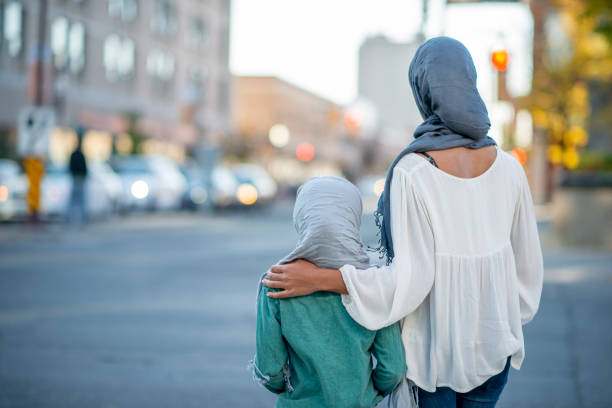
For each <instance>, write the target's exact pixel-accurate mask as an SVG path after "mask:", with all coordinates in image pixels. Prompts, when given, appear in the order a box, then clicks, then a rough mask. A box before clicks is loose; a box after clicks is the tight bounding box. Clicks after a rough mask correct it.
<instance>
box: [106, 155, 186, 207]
mask: <svg viewBox="0 0 612 408" xmlns="http://www.w3.org/2000/svg"><path fill="white" fill-rule="evenodd" d="M113 168H114V169H115V171H117V174H119V176H120V177H121V181H122V185H123V196H124V202H125V204H126V207H127V208H141V209H150V210H169V209H177V208H180V206H181V203H182V200H183V196H184V195H185V192H186V191H187V181H186V179H185V176H183V174H181V172H180V170H179V169H178V167H177V165H176V164H174V162H172V161H171V160H170V159H168V158H166V157H162V156H127V157H116V158H114V160H113Z"/></svg>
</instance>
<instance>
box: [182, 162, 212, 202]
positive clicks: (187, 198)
mask: <svg viewBox="0 0 612 408" xmlns="http://www.w3.org/2000/svg"><path fill="white" fill-rule="evenodd" d="M180 170H181V173H183V175H184V176H185V179H186V180H187V191H186V192H185V194H184V196H183V203H182V205H183V208H187V209H190V210H196V209H198V208H200V207H203V206H205V205H207V204H208V203H209V199H208V196H209V190H210V187H209V185H208V184H209V183H208V177H207V175H206V170H205V169H203V168H202V167H200V166H198V165H197V164H195V163H193V162H187V163H185V164H184V165H183V166H181V167H180Z"/></svg>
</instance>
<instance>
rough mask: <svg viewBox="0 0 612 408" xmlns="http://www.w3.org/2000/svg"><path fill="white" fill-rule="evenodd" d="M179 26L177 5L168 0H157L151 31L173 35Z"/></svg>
mask: <svg viewBox="0 0 612 408" xmlns="http://www.w3.org/2000/svg"><path fill="white" fill-rule="evenodd" d="M177 28H178V24H177V17H176V7H175V6H174V4H171V3H170V2H169V1H167V0H156V1H155V8H154V10H153V17H152V18H151V31H153V32H154V33H157V34H161V35H165V36H173V35H175V34H176V31H177Z"/></svg>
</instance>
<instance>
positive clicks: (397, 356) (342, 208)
mask: <svg viewBox="0 0 612 408" xmlns="http://www.w3.org/2000/svg"><path fill="white" fill-rule="evenodd" d="M361 215H362V208H361V195H360V194H359V190H357V188H356V187H355V186H354V185H353V184H351V183H349V182H348V181H346V180H344V179H341V178H337V177H320V178H315V179H311V180H309V181H308V182H306V183H305V184H304V185H303V187H302V188H301V190H300V191H299V193H298V196H297V199H296V202H295V208H294V211H293V222H294V225H295V229H296V230H297V233H298V236H299V241H298V244H297V246H296V248H295V249H294V250H293V252H292V253H291V254H289V255H287V256H286V257H285V258H284V259H283V260H282V261H280V263H281V264H285V263H288V262H292V261H294V260H296V259H305V260H308V261H309V262H312V263H314V264H315V265H318V266H320V267H322V268H339V267H340V266H342V265H344V264H346V263H350V264H353V265H357V266H358V267H360V268H364V269H365V268H367V267H368V266H369V265H368V257H367V255H366V254H365V253H364V251H363V247H362V244H361V240H360V235H359V227H360V225H361ZM271 292H274V290H272V291H271V290H270V289H268V288H267V287H265V286H261V285H260V293H259V295H258V299H257V352H256V355H255V359H254V362H253V366H252V368H253V373H254V375H255V377H256V378H257V379H258V380H259V381H260V382H261V383H262V384H263V385H264V386H265V387H266V388H267V389H268V390H270V391H272V392H275V393H277V394H279V398H278V402H277V404H276V406H277V407H313V408H321V407H330V408H342V407H347V408H348V407H351V408H357V407H373V406H375V405H376V404H378V403H379V402H380V401H381V400H382V399H383V396H385V395H386V394H388V393H390V392H391V391H392V390H393V388H394V387H395V386H396V385H397V384H398V383H399V382H400V381H401V380H402V378H403V377H404V376H405V373H406V365H405V362H404V361H405V360H404V350H403V346H402V341H401V338H400V332H399V328H398V325H397V324H393V325H391V326H389V327H385V328H382V327H380V328H378V329H379V330H368V329H366V328H364V327H362V326H360V325H359V324H357V323H356V322H355V321H354V320H353V319H351V317H350V316H349V315H348V313H347V312H346V310H344V307H343V306H342V301H341V300H340V296H339V295H337V294H334V293H330V292H318V293H315V294H312V295H309V296H302V297H297V298H293V299H287V300H283V301H279V300H276V299H273V298H271V297H268V296H267V295H268V293H271ZM372 356H373V357H375V358H376V361H377V364H376V368H375V369H374V370H372Z"/></svg>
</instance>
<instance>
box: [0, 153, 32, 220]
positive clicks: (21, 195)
mask: <svg viewBox="0 0 612 408" xmlns="http://www.w3.org/2000/svg"><path fill="white" fill-rule="evenodd" d="M27 189H28V182H27V180H26V177H25V175H24V174H23V172H22V171H21V167H19V164H17V162H15V161H13V160H9V159H0V219H1V220H11V219H15V218H21V217H24V216H25V215H26V214H27V205H26V192H27Z"/></svg>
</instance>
